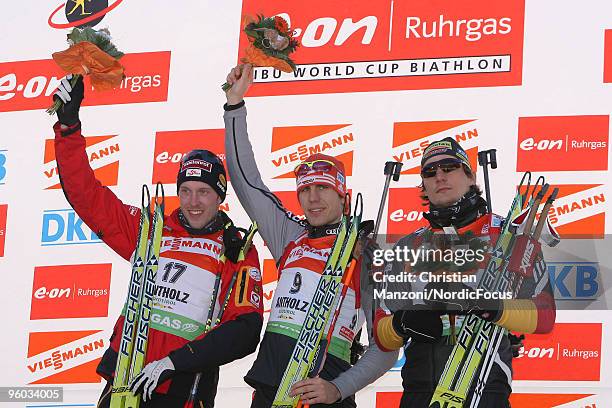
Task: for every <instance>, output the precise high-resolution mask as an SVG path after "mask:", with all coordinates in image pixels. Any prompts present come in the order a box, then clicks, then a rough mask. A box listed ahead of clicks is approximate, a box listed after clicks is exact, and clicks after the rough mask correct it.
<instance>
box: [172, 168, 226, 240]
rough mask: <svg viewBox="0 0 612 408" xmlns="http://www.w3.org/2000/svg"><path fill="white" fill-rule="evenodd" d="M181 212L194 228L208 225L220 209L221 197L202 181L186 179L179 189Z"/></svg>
mask: <svg viewBox="0 0 612 408" xmlns="http://www.w3.org/2000/svg"><path fill="white" fill-rule="evenodd" d="M178 195H179V203H180V207H181V212H182V213H183V215H184V216H185V218H187V222H189V225H190V226H191V227H192V228H195V229H199V228H202V227H204V226H205V225H207V224H208V223H209V222H210V221H211V220H212V219H213V217H214V216H215V215H216V214H217V211H218V210H219V204H221V198H220V197H219V195H218V194H217V192H216V191H215V190H213V189H212V187H211V186H209V185H208V184H206V183H203V182H201V181H193V180H190V181H185V182H183V183H181V186H180V187H179V191H178Z"/></svg>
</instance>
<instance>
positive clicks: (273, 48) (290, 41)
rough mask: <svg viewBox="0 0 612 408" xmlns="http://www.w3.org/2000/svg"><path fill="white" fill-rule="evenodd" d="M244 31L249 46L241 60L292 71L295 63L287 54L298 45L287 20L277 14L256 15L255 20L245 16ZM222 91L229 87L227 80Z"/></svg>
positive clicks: (255, 65)
mask: <svg viewBox="0 0 612 408" xmlns="http://www.w3.org/2000/svg"><path fill="white" fill-rule="evenodd" d="M244 33H245V34H246V35H247V37H248V39H249V42H250V44H249V46H248V47H247V49H246V50H245V52H244V54H245V55H244V57H243V58H242V62H243V63H245V64H251V65H253V66H254V67H272V68H276V69H278V70H280V71H283V72H293V70H294V69H295V63H294V62H293V60H291V58H290V57H289V55H291V54H292V53H293V52H294V51H295V49H296V48H297V47H298V46H299V45H300V44H299V42H298V40H297V39H296V38H294V37H293V34H294V33H293V30H291V29H290V28H289V25H288V24H287V21H286V20H285V19H284V18H282V17H279V16H274V17H264V16H262V15H258V16H257V20H255V19H253V18H252V17H246V18H245V20H244ZM221 88H222V89H223V90H224V91H227V90H228V89H230V88H231V85H229V84H228V83H227V82H226V83H224V84H223V86H222V87H221Z"/></svg>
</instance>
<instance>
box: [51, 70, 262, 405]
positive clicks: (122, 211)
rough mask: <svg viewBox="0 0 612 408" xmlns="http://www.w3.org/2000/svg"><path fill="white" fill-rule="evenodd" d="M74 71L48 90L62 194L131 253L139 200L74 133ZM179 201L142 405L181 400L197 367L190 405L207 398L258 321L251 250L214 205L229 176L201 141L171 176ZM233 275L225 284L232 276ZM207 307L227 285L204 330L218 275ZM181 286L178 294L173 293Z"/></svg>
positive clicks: (79, 94)
mask: <svg viewBox="0 0 612 408" xmlns="http://www.w3.org/2000/svg"><path fill="white" fill-rule="evenodd" d="M83 97H84V87H83V81H82V79H79V80H78V82H77V83H76V85H75V86H74V87H72V86H71V85H70V82H69V77H67V78H65V79H63V80H62V82H61V84H60V86H59V88H58V91H57V92H56V94H55V96H54V98H59V99H61V100H62V101H63V102H64V105H63V107H61V108H60V109H59V110H58V112H57V115H58V122H57V123H56V124H55V125H54V127H53V130H54V132H55V152H56V157H57V166H58V173H59V175H60V180H61V184H62V188H63V190H64V194H65V195H66V198H67V200H68V202H69V203H70V205H72V207H73V208H74V210H75V211H76V212H77V214H78V215H79V216H80V217H81V218H82V219H83V221H84V222H85V223H86V224H87V225H88V226H89V227H90V228H91V230H92V231H95V232H96V233H97V234H98V236H99V237H100V239H102V240H103V241H104V242H105V243H106V244H107V245H108V246H109V247H110V248H112V249H113V250H114V251H115V252H116V253H117V254H119V255H120V256H121V257H122V258H124V259H125V260H130V258H131V257H132V255H133V253H134V250H135V248H136V240H137V235H138V231H139V220H140V209H138V208H136V207H132V206H130V205H126V204H123V203H122V202H121V201H120V200H119V199H118V198H117V197H116V196H115V194H114V193H113V192H112V191H111V190H110V189H108V188H107V187H103V186H102V185H101V184H100V182H99V181H98V180H96V178H95V175H94V173H93V170H92V169H91V167H90V165H89V161H88V158H87V154H86V151H85V146H86V145H85V139H84V138H83V136H82V135H81V122H80V120H79V108H80V105H81V101H82V100H83ZM177 189H178V196H179V202H180V208H178V209H176V210H174V211H173V212H172V213H171V214H170V215H167V216H165V217H164V218H165V219H164V229H163V236H162V242H161V250H160V259H159V269H158V270H159V273H158V274H157V277H156V282H155V283H156V292H155V296H154V300H153V308H152V312H151V326H150V330H149V340H148V348H147V353H146V360H145V364H146V365H145V367H144V368H143V371H142V373H141V375H140V376H138V377H137V378H136V379H135V380H134V381H133V382H132V384H131V388H132V390H133V391H134V392H135V393H142V394H143V401H144V402H145V404H144V405H141V406H145V407H182V406H183V404H184V403H185V400H186V399H187V397H188V395H189V391H190V388H191V386H192V384H193V382H194V378H195V375H196V373H202V376H201V379H200V382H199V387H198V394H197V396H196V406H198V407H200V406H203V407H206V408H208V407H213V406H214V398H215V395H216V392H217V383H218V377H219V366H221V365H223V364H227V363H229V362H232V361H234V360H237V359H240V358H242V357H244V356H246V355H248V354H250V353H252V352H254V351H255V349H256V347H257V344H258V342H259V335H260V332H261V327H262V321H263V320H262V314H263V306H262V287H261V273H260V268H259V259H258V256H257V251H256V249H255V247H253V246H251V247H250V249H248V252H247V253H246V257H245V259H244V260H241V261H239V260H238V259H237V258H238V256H237V254H238V252H239V251H240V249H241V248H242V244H243V243H242V239H241V236H240V234H239V232H238V229H237V228H236V227H234V225H233V223H232V221H231V220H230V219H229V217H228V216H227V215H226V214H225V213H224V212H222V211H220V210H219V205H220V204H221V202H222V201H223V200H224V199H225V194H226V189H227V184H226V175H225V169H224V167H223V163H222V162H221V161H220V160H219V158H218V157H217V156H216V155H214V154H213V153H211V152H209V151H208V150H194V151H192V152H189V153H187V154H186V155H185V157H184V158H183V160H182V162H181V167H180V170H179V173H178V176H177ZM234 274H237V278H236V280H235V283H234V286H233V288H230V284H231V282H232V277H233V276H234ZM218 275H220V277H221V285H220V290H219V294H218V296H217V298H216V300H215V301H214V305H213V307H214V311H215V314H214V315H215V316H216V315H217V313H218V311H219V310H220V309H221V307H222V306H223V300H224V299H225V297H226V294H227V293H228V291H229V290H232V292H230V298H229V299H230V301H229V303H228V305H227V308H226V310H225V312H224V314H223V318H222V320H221V322H220V323H219V324H218V325H217V326H215V327H213V329H212V330H210V331H209V332H207V333H205V332H204V327H205V322H206V319H207V316H208V313H209V308H210V306H211V304H212V303H211V300H212V296H213V288H214V282H215V280H216V277H217V276H218ZM177 294H180V296H177ZM123 322H124V316H123V315H121V316H120V317H119V319H118V320H117V323H116V324H115V327H114V330H113V335H112V337H111V345H110V347H109V348H108V349H107V350H106V352H105V353H104V356H103V357H102V360H101V362H100V364H99V365H98V368H97V372H98V373H99V374H100V375H101V376H102V377H104V378H105V379H106V380H107V381H108V384H107V386H106V388H105V389H104V391H103V393H102V396H101V397H100V401H99V405H98V406H109V404H110V386H111V384H112V380H113V376H114V371H115V367H116V361H117V350H118V348H119V344H120V341H121V331H122V328H123Z"/></svg>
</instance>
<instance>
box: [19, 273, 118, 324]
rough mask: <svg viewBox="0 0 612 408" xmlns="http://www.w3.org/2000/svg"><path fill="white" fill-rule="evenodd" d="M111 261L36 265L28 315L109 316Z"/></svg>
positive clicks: (48, 316) (46, 316) (54, 317)
mask: <svg viewBox="0 0 612 408" xmlns="http://www.w3.org/2000/svg"><path fill="white" fill-rule="evenodd" d="M110 277H111V264H92V265H58V266H37V267H35V268H34V282H33V284H32V308H31V309H30V319H31V320H37V319H64V318H81V317H106V316H108V299H109V291H110Z"/></svg>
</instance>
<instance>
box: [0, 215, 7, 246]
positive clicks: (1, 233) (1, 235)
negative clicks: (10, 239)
mask: <svg viewBox="0 0 612 408" xmlns="http://www.w3.org/2000/svg"><path fill="white" fill-rule="evenodd" d="M7 213H8V204H0V257H3V256H4V243H5V242H6V215H7Z"/></svg>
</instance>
